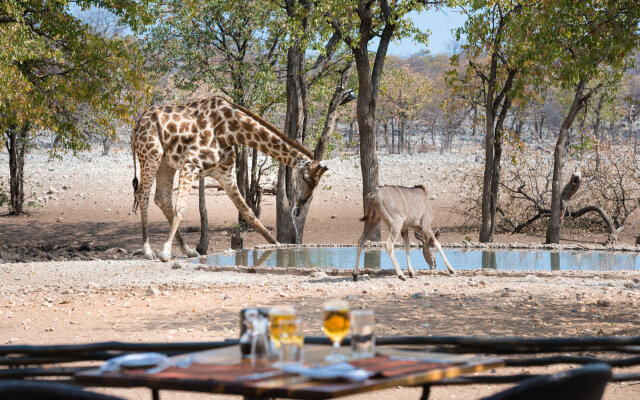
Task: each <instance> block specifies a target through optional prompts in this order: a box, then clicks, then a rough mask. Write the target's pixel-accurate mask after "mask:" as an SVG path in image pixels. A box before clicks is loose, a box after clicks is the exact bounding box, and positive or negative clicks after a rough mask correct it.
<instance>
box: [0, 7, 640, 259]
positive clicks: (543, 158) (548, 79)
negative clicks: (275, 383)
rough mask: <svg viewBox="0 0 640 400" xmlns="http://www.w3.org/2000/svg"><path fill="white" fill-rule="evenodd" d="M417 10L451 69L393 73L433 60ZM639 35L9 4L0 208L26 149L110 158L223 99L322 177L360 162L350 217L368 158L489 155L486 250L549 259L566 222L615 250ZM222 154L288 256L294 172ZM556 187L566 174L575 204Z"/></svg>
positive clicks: (469, 175) (379, 16)
mask: <svg viewBox="0 0 640 400" xmlns="http://www.w3.org/2000/svg"><path fill="white" fill-rule="evenodd" d="M428 8H437V9H441V10H447V11H446V12H450V13H451V12H459V13H463V14H465V16H466V22H465V24H464V26H462V27H460V28H459V29H458V30H457V31H456V32H455V36H456V39H457V40H455V41H452V42H451V46H450V51H449V53H448V54H431V53H429V52H428V51H422V52H418V53H416V54H414V55H411V56H409V57H396V56H392V55H389V54H388V48H389V44H390V43H391V41H393V40H395V39H400V38H411V39H412V40H414V41H417V42H422V43H426V42H427V41H428V33H427V32H421V31H420V30H418V29H417V28H416V27H415V26H414V24H413V22H412V19H411V18H410V17H409V16H410V13H411V12H420V11H422V10H425V9H428ZM443 12H444V11H443ZM639 26H640V5H639V4H638V2H637V1H636V0H605V1H596V0H587V1H581V2H575V1H571V0H561V1H550V0H544V1H520V2H513V1H503V0H491V1H489V0H474V1H470V0H468V1H464V0H462V1H459V0H451V1H448V2H430V1H416V0H399V1H394V2H390V1H388V0H378V1H364V0H358V1H356V0H325V1H317V2H313V1H308V0H284V1H282V2H278V1H263V0H243V1H240V0H228V1H220V0H206V1H193V0H180V1H178V0H118V1H112V0H74V1H70V0H5V1H3V2H2V4H0V148H1V149H3V150H4V149H5V148H6V150H7V152H8V154H9V169H10V177H11V178H10V181H9V182H8V183H5V182H0V205H3V204H4V203H6V204H8V210H9V212H10V213H11V214H20V213H23V212H24V211H25V207H26V206H28V205H29V204H30V200H29V195H28V194H26V195H25V191H24V187H23V181H24V167H25V163H24V160H25V154H26V153H27V152H28V151H29V149H30V147H31V146H34V145H35V144H36V143H39V144H40V145H42V144H43V143H44V144H45V147H47V148H48V150H49V151H50V153H51V156H52V157H55V156H56V155H57V154H59V152H62V151H71V152H74V153H75V152H77V151H82V150H85V149H88V148H89V147H91V146H92V145H94V146H95V145H101V146H102V149H103V154H107V153H108V152H109V149H110V147H111V146H112V145H114V144H115V145H118V146H121V147H127V146H126V142H127V141H128V132H129V127H131V126H132V125H133V124H134V123H135V120H136V117H137V116H138V115H139V114H140V113H141V112H142V111H143V110H144V109H146V108H148V107H149V106H151V105H155V104H161V103H175V102H182V101H187V100H190V99H197V98H203V97H206V96H210V95H213V94H221V95H224V96H226V97H228V98H229V99H230V100H231V101H233V102H235V103H237V104H239V105H242V106H245V107H247V108H250V109H252V110H254V111H255V112H256V113H257V114H259V115H261V116H263V117H265V118H266V119H268V120H270V121H272V122H274V124H275V125H276V126H279V127H282V131H283V132H284V133H285V134H286V135H287V136H289V137H290V138H292V139H294V140H297V141H299V142H302V143H304V144H305V145H306V146H308V147H309V148H311V149H312V151H313V153H314V158H315V159H316V160H321V159H323V158H327V157H332V156H336V155H339V154H344V153H349V154H354V153H355V154H358V155H359V156H360V167H361V173H362V178H363V190H362V195H363V197H364V196H366V195H367V194H369V193H370V192H372V191H373V190H374V189H375V188H376V187H377V185H378V164H377V157H378V153H379V152H384V153H391V154H405V153H407V154H415V153H420V152H428V151H440V152H451V151H456V150H455V149H456V148H457V147H459V146H460V145H465V146H469V147H475V148H478V149H483V151H484V165H483V168H482V170H473V168H474V167H470V169H469V170H468V171H465V173H464V175H465V179H466V180H467V181H468V187H470V188H473V190H469V191H465V194H464V199H463V200H464V201H462V202H461V207H462V208H461V209H460V211H461V212H463V213H464V214H465V215H467V216H468V217H469V221H470V223H471V224H472V225H474V226H476V227H477V229H478V231H479V240H480V241H482V242H490V241H493V236H494V233H495V232H502V231H508V232H522V231H526V230H540V231H544V232H545V235H546V242H548V243H558V242H559V240H560V232H561V228H562V226H563V221H565V220H569V221H570V222H569V223H571V224H577V225H576V226H578V227H580V228H584V229H604V230H606V231H607V232H608V233H609V235H610V242H615V240H616V238H617V235H618V234H619V233H620V232H621V231H622V229H624V226H625V221H627V219H628V218H629V217H630V216H631V215H632V214H633V212H634V211H635V210H636V209H637V208H638V207H639V205H640V168H639V164H638V152H639V151H640V141H639V134H640V133H639V132H638V131H639V130H638V129H637V123H638V121H637V120H638V119H639V117H640V69H639V68H638V65H637V64H638V62H639V61H640V56H639V55H638V54H639V53H638V44H639V43H640V28H639ZM42 138H44V139H42ZM236 154H237V165H236V167H237V168H236V171H237V182H238V186H239V188H240V190H241V192H242V194H243V196H244V197H245V199H246V201H247V203H248V205H249V206H250V207H251V208H252V209H253V210H254V212H256V214H257V215H258V216H259V214H260V202H261V196H262V192H263V189H262V187H263V185H264V178H263V177H264V174H265V172H268V171H273V172H274V173H275V174H277V184H276V189H275V193H276V205H277V240H278V241H280V242H282V243H295V242H297V241H300V240H302V238H303V234H304V225H305V220H306V217H307V212H308V208H309V205H310V204H311V201H309V202H307V204H306V205H305V208H304V209H303V210H302V212H300V215H299V216H298V217H295V225H294V221H293V220H292V218H294V217H292V216H291V208H292V199H293V198H294V196H293V193H294V192H295V190H296V188H295V180H294V179H293V174H294V173H295V171H292V170H291V168H289V167H286V166H283V165H278V164H277V163H276V162H274V161H272V160H270V159H268V158H265V157H263V156H261V155H260V154H259V153H258V152H256V151H255V150H253V149H248V148H243V147H238V148H237V149H236ZM567 170H570V171H571V172H574V171H580V173H579V174H578V175H577V176H578V178H575V177H574V178H572V179H571V180H570V182H569V184H567V178H566V173H565V171H567ZM576 179H577V180H576ZM572 183H573V186H571V184H572ZM5 184H6V186H5ZM204 187H205V183H204V180H202V181H201V182H200V188H201V192H203V191H204ZM200 201H201V212H203V213H205V212H206V208H205V207H204V196H201V198H200ZM206 223H207V218H206V216H205V217H204V218H203V219H202V227H203V230H202V231H203V233H206V231H207V229H206ZM239 224H240V225H239V226H243V224H244V222H243V221H242V218H241V217H239ZM296 226H297V228H298V232H297V233H296V229H295V227H296ZM378 235H379V232H378ZM374 238H375V236H374ZM203 249H204V250H205V251H206V240H203V241H201V246H200V247H199V248H198V250H199V251H202V250H203Z"/></svg>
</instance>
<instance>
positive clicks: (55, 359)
mask: <svg viewBox="0 0 640 400" xmlns="http://www.w3.org/2000/svg"><path fill="white" fill-rule="evenodd" d="M188 352H190V351H188V350H182V351H163V354H166V355H167V356H177V355H180V354H185V353H188ZM134 353H135V352H95V353H84V354H81V353H78V354H71V355H68V356H66V355H59V356H56V355H48V354H45V355H42V356H38V355H30V356H8V357H0V366H3V365H8V366H12V365H15V366H18V365H39V364H61V363H70V362H76V361H92V360H94V361H104V360H108V359H110V358H114V357H118V356H122V355H126V354H134Z"/></svg>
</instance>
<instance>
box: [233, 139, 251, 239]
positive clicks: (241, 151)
mask: <svg viewBox="0 0 640 400" xmlns="http://www.w3.org/2000/svg"><path fill="white" fill-rule="evenodd" d="M234 147H235V151H236V182H237V184H238V191H240V194H241V195H242V197H243V198H244V199H245V201H246V200H247V194H248V192H249V166H248V165H247V163H248V157H247V148H246V146H239V145H238V146H234ZM238 224H240V225H241V226H242V227H243V228H246V227H247V221H245V220H244V217H243V216H242V214H241V213H240V212H238Z"/></svg>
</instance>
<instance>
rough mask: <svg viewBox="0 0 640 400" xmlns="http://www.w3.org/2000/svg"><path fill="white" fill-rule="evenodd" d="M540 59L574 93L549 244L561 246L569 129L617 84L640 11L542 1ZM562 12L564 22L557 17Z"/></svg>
mask: <svg viewBox="0 0 640 400" xmlns="http://www.w3.org/2000/svg"><path fill="white" fill-rule="evenodd" d="M540 7H541V8H540V10H539V14H537V15H538V17H539V21H540V22H539V23H538V29H539V30H540V32H541V33H542V34H543V35H541V36H539V38H540V39H541V41H540V42H539V46H537V48H538V49H539V54H541V55H543V57H542V58H541V62H546V64H545V65H546V66H547V67H548V69H547V71H548V72H547V75H548V76H549V79H550V80H552V81H555V82H558V84H560V86H561V87H562V88H563V89H567V90H569V89H571V90H572V91H573V100H572V102H571V105H570V106H569V108H568V109H567V111H566V114H565V117H564V120H563V121H562V125H561V126H560V131H559V132H558V139H557V142H556V146H555V149H554V154H553V165H554V168H553V180H552V194H551V216H550V218H549V225H548V227H547V232H546V242H547V243H559V241H560V229H561V218H562V204H561V200H562V199H561V194H562V193H561V190H562V189H561V185H562V157H563V154H564V151H565V145H566V142H567V138H568V136H569V130H570V128H571V126H572V124H573V122H574V120H575V118H576V116H577V115H578V112H579V111H580V110H581V109H582V108H583V107H585V106H586V104H587V102H588V101H589V99H590V98H591V97H592V96H593V95H594V94H595V93H596V92H597V91H598V90H600V89H601V88H602V87H603V86H605V85H606V83H607V82H609V83H611V82H617V81H619V79H620V78H621V76H622V71H624V69H625V68H626V66H627V61H628V56H629V55H630V54H631V52H632V51H633V50H634V49H635V48H636V46H637V45H638V41H639V39H640V31H639V28H638V24H639V23H640V7H638V5H637V2H636V1H634V0H609V1H606V2H604V3H603V2H601V1H597V0H587V1H581V2H577V3H576V2H573V1H570V0H567V1H561V2H560V3H559V4H558V3H557V2H551V3H546V2H541V3H540ZM558 11H560V12H561V14H562V18H556V17H555V15H557V14H556V13H557V12H558Z"/></svg>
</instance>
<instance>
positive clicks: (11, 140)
mask: <svg viewBox="0 0 640 400" xmlns="http://www.w3.org/2000/svg"><path fill="white" fill-rule="evenodd" d="M6 134H7V138H8V141H7V150H8V152H9V176H10V178H9V192H10V196H11V199H10V202H9V214H12V215H18V214H22V213H23V212H24V161H25V153H26V150H27V143H28V142H29V137H28V134H29V124H25V125H22V126H20V127H16V126H13V127H9V128H7V130H6Z"/></svg>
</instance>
